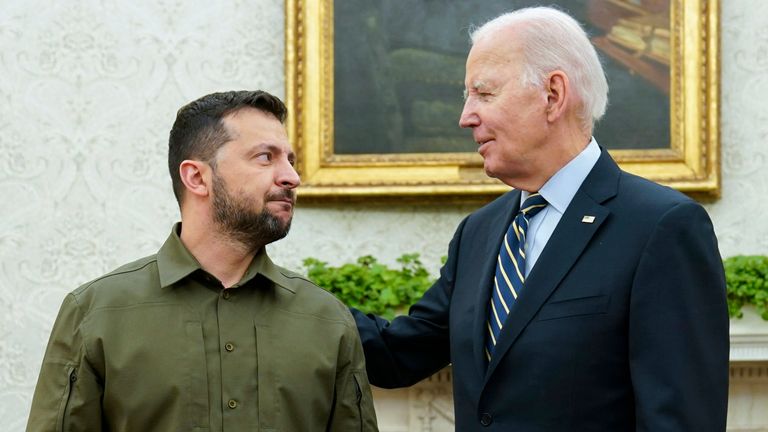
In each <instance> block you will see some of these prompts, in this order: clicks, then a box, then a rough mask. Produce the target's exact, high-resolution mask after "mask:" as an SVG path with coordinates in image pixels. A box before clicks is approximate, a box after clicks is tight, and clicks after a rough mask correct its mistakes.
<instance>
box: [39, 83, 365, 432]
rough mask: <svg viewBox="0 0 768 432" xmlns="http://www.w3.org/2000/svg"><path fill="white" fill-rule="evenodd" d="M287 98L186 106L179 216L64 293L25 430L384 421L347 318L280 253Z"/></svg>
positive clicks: (221, 96)
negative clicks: (274, 257)
mask: <svg viewBox="0 0 768 432" xmlns="http://www.w3.org/2000/svg"><path fill="white" fill-rule="evenodd" d="M285 115H286V108H285V106H284V105H283V103H282V102H281V101H280V100H279V99H277V98H276V97H274V96H272V95H270V94H268V93H265V92H261V91H255V92H245V91H240V92H228V93H215V94H211V95H208V96H204V97H202V98H200V99H198V100H196V101H194V102H192V103H190V104H188V105H186V106H185V107H183V108H182V109H181V110H179V112H178V115H177V118H176V122H175V123H174V126H173V129H172V130H171V134H170V140H169V156H168V163H169V168H170V173H171V178H172V182H173V189H174V193H175V195H176V198H177V200H178V201H179V205H180V208H181V219H182V223H178V224H176V225H175V226H174V227H173V230H172V232H171V235H170V236H169V237H168V239H167V240H166V242H165V244H164V245H163V246H162V247H161V248H160V250H159V252H158V253H157V254H156V255H152V256H149V257H146V258H143V259H140V260H138V261H135V262H133V263H130V264H127V265H125V266H123V267H121V268H119V269H117V270H115V271H113V272H111V273H109V274H107V275H105V276H102V277H100V278H98V279H96V280H94V281H92V282H89V283H87V284H85V285H83V286H81V287H80V288H78V289H77V290H75V291H73V292H72V293H71V294H69V295H68V296H67V297H66V299H65V300H64V304H63V305H62V307H61V311H60V312H59V316H58V318H57V319H56V323H55V324H54V327H53V331H52V332H51V338H50V341H49V343H48V348H47V350H46V353H45V359H44V360H43V365H42V369H41V372H40V378H39V380H38V384H37V388H36V390H35V395H34V399H33V402H32V411H31V413H30V418H29V423H28V425H27V430H28V431H54V430H56V431H61V430H63V431H101V430H109V431H131V432H137V431H142V432H146V431H202V430H205V431H250V430H260V431H291V432H293V431H297V432H298V431H339V432H342V431H343V432H346V431H375V430H377V427H376V418H375V414H374V410H373V403H372V400H371V393H370V387H369V384H368V378H367V376H366V373H365V364H364V360H363V354H362V348H361V345H360V340H359V336H358V334H357V329H356V327H355V324H354V321H353V320H352V317H351V315H350V314H349V312H348V310H347V309H346V307H344V306H343V305H342V304H341V303H340V302H339V301H338V300H336V299H335V298H334V297H333V296H332V295H330V294H329V293H327V292H325V291H323V290H322V289H320V288H318V287H317V286H315V285H314V284H312V283H311V282H309V281H307V280H306V279H304V278H303V277H302V276H299V275H297V274H295V273H292V272H290V271H287V270H285V269H283V268H281V267H278V266H276V265H275V264H273V263H272V261H271V260H270V259H269V257H268V256H267V254H266V252H265V250H264V246H265V245H266V244H268V243H271V242H273V241H275V240H278V239H281V238H283V237H284V236H285V235H286V234H287V232H288V229H289V228H290V223H291V218H292V216H293V207H294V203H295V192H294V191H295V188H296V187H297V186H298V185H299V176H298V174H297V173H296V171H295V169H294V167H293V165H294V158H295V156H294V154H293V152H292V151H291V146H290V143H289V142H288V137H287V134H286V131H285V127H284V126H283V121H284V120H285Z"/></svg>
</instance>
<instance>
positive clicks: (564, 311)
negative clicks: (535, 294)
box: [538, 295, 611, 321]
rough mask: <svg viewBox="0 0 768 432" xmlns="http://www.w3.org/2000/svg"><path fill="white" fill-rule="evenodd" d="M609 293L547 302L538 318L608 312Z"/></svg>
mask: <svg viewBox="0 0 768 432" xmlns="http://www.w3.org/2000/svg"><path fill="white" fill-rule="evenodd" d="M610 298H611V297H610V296H608V295H598V296H590V297H580V298H574V299H566V300H558V301H554V302H551V303H547V304H545V305H544V306H543V307H542V308H541V311H539V315H538V320H539V321H546V320H553V319H559V318H569V317H577V316H584V315H598V314H605V313H607V312H608V303H609V300H610Z"/></svg>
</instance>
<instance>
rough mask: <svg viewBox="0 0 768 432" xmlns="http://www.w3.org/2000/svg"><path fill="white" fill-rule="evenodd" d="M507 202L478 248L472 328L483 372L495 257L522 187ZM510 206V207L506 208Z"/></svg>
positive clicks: (518, 205)
mask: <svg viewBox="0 0 768 432" xmlns="http://www.w3.org/2000/svg"><path fill="white" fill-rule="evenodd" d="M507 196H508V199H507V202H506V203H505V205H504V209H505V211H502V212H497V213H496V214H494V215H493V217H492V218H489V220H488V230H487V233H486V234H487V236H486V237H485V239H484V242H485V245H484V246H483V247H482V249H481V250H480V251H479V253H481V254H482V255H480V256H483V257H484V261H483V265H482V267H481V268H480V269H478V270H479V271H480V273H479V276H480V277H479V279H478V280H477V281H478V283H477V287H478V289H477V297H476V299H475V322H474V327H473V328H472V334H473V335H475V338H474V344H473V347H474V357H475V363H476V364H477V368H478V370H479V371H481V376H482V375H483V374H484V373H485V370H486V365H487V364H488V360H487V359H486V357H485V338H486V336H487V330H486V324H485V323H486V320H487V319H488V307H489V302H490V301H491V285H492V283H493V275H494V273H495V272H496V259H497V257H498V255H499V247H501V240H502V238H504V234H505V233H506V232H507V229H508V228H509V224H511V223H512V217H513V215H515V214H517V212H518V211H519V210H520V191H519V190H513V191H512V192H510V193H509V195H507ZM507 210H508V211H507Z"/></svg>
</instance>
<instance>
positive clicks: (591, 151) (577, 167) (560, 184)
mask: <svg viewBox="0 0 768 432" xmlns="http://www.w3.org/2000/svg"><path fill="white" fill-rule="evenodd" d="M599 158H600V146H598V145H597V141H595V138H594V137H592V139H591V140H590V141H589V144H587V147H586V148H585V149H584V150H582V151H581V153H579V154H578V155H577V156H576V157H575V158H573V159H571V161H570V162H568V163H567V164H566V165H565V166H564V167H562V168H560V169H559V170H558V171H557V172H556V173H555V174H554V175H553V176H552V177H550V178H549V180H547V182H546V183H544V186H542V187H541V189H539V193H540V194H541V196H542V197H544V199H545V200H547V203H548V204H549V205H550V206H552V207H554V208H555V210H557V211H558V212H559V213H561V214H562V213H565V209H566V208H568V205H569V204H570V203H571V200H572V199H573V196H574V195H576V191H577V190H579V187H581V184H582V183H583V182H584V179H585V178H587V175H589V172H590V171H592V167H594V166H595V163H597V160H598V159H599ZM529 195H530V193H529V192H527V191H521V194H520V205H521V206H522V204H523V202H524V201H525V200H526V198H528V196H529Z"/></svg>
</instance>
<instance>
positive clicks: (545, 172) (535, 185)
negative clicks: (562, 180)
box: [507, 129, 592, 192]
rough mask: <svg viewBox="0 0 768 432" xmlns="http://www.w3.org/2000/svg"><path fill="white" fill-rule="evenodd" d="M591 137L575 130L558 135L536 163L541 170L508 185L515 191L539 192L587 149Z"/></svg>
mask: <svg viewBox="0 0 768 432" xmlns="http://www.w3.org/2000/svg"><path fill="white" fill-rule="evenodd" d="M591 136H592V135H591V133H589V132H586V131H577V130H575V129H570V133H561V134H558V135H557V136H556V137H554V138H553V139H550V140H549V141H548V142H549V144H548V145H549V146H550V150H549V151H545V152H541V153H540V154H539V156H540V157H541V158H540V160H538V161H536V162H535V165H536V166H538V167H539V168H538V169H537V170H536V171H535V172H534V173H532V174H533V175H532V176H530V177H528V178H520V179H517V181H515V182H514V184H510V183H507V184H509V185H510V186H512V187H514V188H515V189H522V190H525V191H529V192H536V191H538V190H539V189H541V188H542V186H544V184H546V183H547V182H548V181H549V179H550V178H552V176H554V175H555V174H556V173H557V172H558V171H560V169H562V168H563V167H564V166H566V165H568V163H569V162H570V161H572V160H573V159H574V158H575V157H576V156H578V155H579V154H580V153H581V152H582V151H584V149H585V148H587V146H588V145H589V143H590V141H591Z"/></svg>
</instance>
